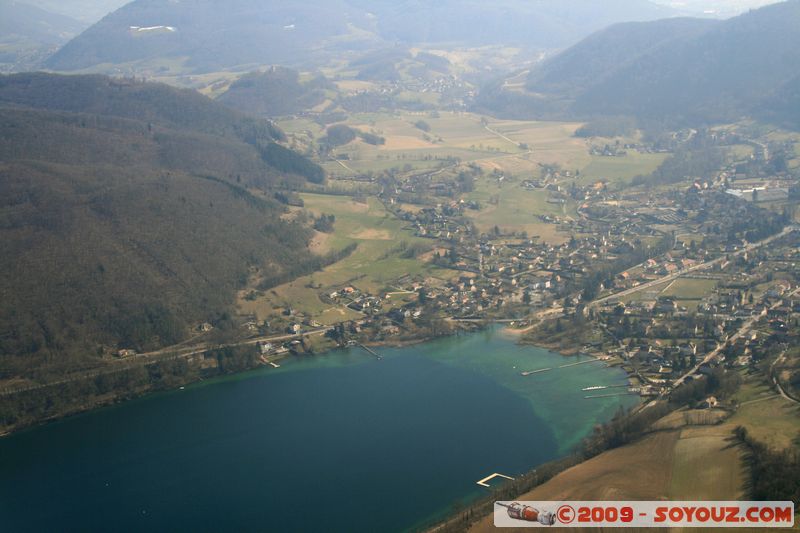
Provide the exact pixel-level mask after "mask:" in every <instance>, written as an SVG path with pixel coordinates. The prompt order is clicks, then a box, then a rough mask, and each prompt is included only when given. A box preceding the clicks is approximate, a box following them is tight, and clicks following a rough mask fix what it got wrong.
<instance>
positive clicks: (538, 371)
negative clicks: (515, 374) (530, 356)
mask: <svg viewBox="0 0 800 533" xmlns="http://www.w3.org/2000/svg"><path fill="white" fill-rule="evenodd" d="M548 370H553V369H552V368H540V369H539V370H526V371H525V372H520V374H522V375H523V376H532V375H533V374H539V373H540V372H547V371H548Z"/></svg>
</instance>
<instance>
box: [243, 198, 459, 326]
mask: <svg viewBox="0 0 800 533" xmlns="http://www.w3.org/2000/svg"><path fill="white" fill-rule="evenodd" d="M302 197H303V201H304V202H305V207H304V209H305V210H307V211H308V212H310V213H311V214H313V215H315V216H319V215H322V214H323V213H324V214H329V215H334V216H335V217H336V222H335V224H334V228H335V230H334V232H333V233H332V234H330V235H321V239H320V240H321V242H322V247H321V249H320V251H329V250H340V249H343V248H345V247H347V246H348V245H350V244H356V245H357V248H356V249H355V251H354V252H353V253H352V254H351V255H349V256H348V257H346V258H345V259H343V260H341V261H339V262H337V263H335V264H333V265H331V266H329V267H327V268H325V269H324V270H323V271H321V272H316V273H314V274H311V275H308V276H304V277H301V278H298V279H296V280H294V281H292V282H290V283H285V284H283V285H280V286H278V287H275V288H274V289H271V290H269V291H268V292H267V293H265V294H261V295H260V296H258V298H256V299H255V300H248V299H245V298H244V296H245V295H246V294H247V293H248V292H249V291H243V292H242V294H241V295H240V296H241V297H240V300H239V308H240V311H241V312H242V313H244V314H254V315H256V316H257V317H258V319H259V320H267V319H268V318H269V317H270V316H273V315H276V314H280V312H281V310H282V309H285V308H288V307H292V308H295V309H297V310H299V311H302V312H303V313H306V314H309V315H310V316H311V317H313V318H314V319H315V320H317V321H319V322H320V323H321V324H333V323H336V322H341V321H343V320H349V319H354V318H358V317H360V316H361V315H360V314H359V313H357V312H356V311H353V310H351V309H349V308H346V307H344V306H336V305H331V304H329V303H325V302H323V301H322V300H320V297H319V296H320V294H322V293H325V292H331V291H332V290H336V289H338V288H341V286H343V285H352V286H354V287H357V288H358V289H361V290H364V291H373V292H379V291H381V290H383V289H387V290H391V286H390V285H389V284H390V282H391V281H392V280H395V279H397V278H399V277H402V276H404V275H405V274H412V275H413V274H423V275H426V276H433V277H446V278H449V277H451V276H453V275H454V273H453V272H451V271H448V270H442V269H439V268H437V267H434V266H432V265H429V264H428V263H425V262H423V261H420V260H419V259H417V258H413V257H404V255H407V254H405V253H404V252H405V250H404V249H403V244H402V243H406V244H407V245H412V244H421V245H429V243H430V241H428V240H426V239H421V238H418V237H415V236H414V235H413V234H411V232H409V231H408V230H407V229H404V227H403V223H402V222H401V221H400V220H398V219H396V218H395V217H393V216H392V215H391V214H390V213H388V212H387V211H386V209H385V208H384V206H383V204H381V202H380V201H378V200H377V199H375V198H370V199H368V200H367V201H365V202H364V203H360V202H356V201H354V200H353V199H351V198H349V197H346V196H334V195H322V194H303V195H302Z"/></svg>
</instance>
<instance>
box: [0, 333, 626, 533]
mask: <svg viewBox="0 0 800 533" xmlns="http://www.w3.org/2000/svg"><path fill="white" fill-rule="evenodd" d="M376 350H377V351H378V352H379V353H380V354H381V355H382V356H383V359H381V360H380V361H378V360H376V359H375V357H373V356H371V355H370V354H368V353H367V352H366V351H365V350H363V349H361V348H350V349H346V350H337V351H334V352H330V353H328V354H325V355H318V356H315V357H300V358H294V359H292V360H287V361H284V362H282V366H281V368H280V369H273V368H264V369H260V370H256V371H253V372H249V373H246V374H242V375H238V376H235V377H232V378H222V379H218V380H213V381H209V382H204V383H201V384H198V385H194V386H191V387H187V388H186V389H185V390H180V391H174V392H170V393H163V394H157V395H152V396H148V397H146V398H143V399H140V400H135V401H132V402H128V403H125V404H122V405H119V406H114V407H110V408H106V409H100V410H97V411H94V412H91V413H87V414H85V415H80V416H76V417H72V418H69V419H65V420H63V421H60V422H56V423H53V424H49V425H46V426H43V427H39V428H35V429H32V430H28V431H24V432H21V433H19V434H16V435H13V436H11V437H9V438H6V439H0V531H142V530H148V531H175V530H192V531H227V530H247V531H281V532H283V531H351V532H355V531H399V530H404V529H408V528H411V527H414V526H416V525H419V524H422V523H425V522H426V521H429V520H431V519H432V518H435V517H437V516H441V515H443V513H446V512H447V511H448V509H450V508H451V506H452V505H453V504H455V503H456V502H466V501H469V500H470V499H473V498H475V497H477V496H480V495H481V494H484V493H485V492H484V491H485V490H487V489H482V488H481V487H479V486H477V485H476V481H477V480H479V479H482V478H484V477H485V476H487V475H489V474H492V473H495V472H497V473H501V474H505V475H509V476H512V477H513V476H515V475H518V474H520V473H523V472H525V471H528V470H530V469H532V468H533V467H535V466H537V465H538V464H541V463H543V462H545V461H548V460H551V459H554V458H556V457H558V456H560V455H563V454H565V453H566V452H568V451H569V450H570V449H571V448H572V447H574V446H575V445H577V444H578V443H579V442H580V440H581V439H582V438H583V437H584V436H586V435H587V434H588V433H589V432H590V431H591V428H592V426H593V425H594V424H596V423H600V422H603V421H606V420H608V419H610V418H611V416H613V414H614V412H615V411H616V410H617V409H618V408H619V407H620V406H626V407H629V406H632V405H634V404H635V403H636V402H637V401H638V400H637V398H636V397H633V396H619V397H611V398H602V399H590V400H587V399H584V396H585V395H586V394H589V393H586V392H583V391H581V389H582V388H584V387H589V386H595V385H619V384H624V383H625V382H626V376H625V373H624V372H623V371H622V370H620V369H616V368H606V367H605V366H604V364H602V363H588V364H582V365H577V366H572V367H567V368H558V367H559V366H561V365H565V364H568V363H571V362H576V361H580V360H583V359H584V358H579V357H563V356H561V355H558V354H554V353H551V352H548V351H546V350H543V349H540V348H535V347H531V346H520V345H517V344H516V338H514V337H513V336H510V335H508V334H505V333H503V332H502V331H501V330H499V329H489V330H486V331H483V332H479V333H473V334H468V335H461V336H456V337H449V338H443V339H438V340H435V341H431V342H426V343H424V344H418V345H415V346H408V347H402V348H377V349H376ZM543 368H552V370H550V371H547V372H542V373H538V374H534V375H530V376H527V377H523V376H521V375H520V373H521V372H522V371H532V370H537V369H543ZM620 390H623V389H620Z"/></svg>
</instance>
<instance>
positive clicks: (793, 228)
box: [586, 226, 798, 310]
mask: <svg viewBox="0 0 800 533" xmlns="http://www.w3.org/2000/svg"><path fill="white" fill-rule="evenodd" d="M797 230H798V227H797V226H787V227H786V228H784V229H783V231H781V232H780V233H776V234H775V235H773V236H772V237H767V238H766V239H764V240H763V241H759V242H756V243H750V244H748V245H746V246H745V247H744V248H742V249H741V250H738V251H736V252H733V253H731V254H726V255H723V256H720V257H718V258H716V259H713V260H711V261H707V262H705V263H699V264H697V265H695V266H693V267H689V268H685V269H683V270H679V271H678V272H675V273H673V274H668V275H666V276H664V277H662V278H658V279H656V280H653V281H648V282H647V283H644V284H642V285H638V286H636V287H633V288H631V289H626V290H624V291H621V292H617V293H614V294H611V295H609V296H605V297H603V298H598V299H596V300H593V301H591V302H590V303H588V304H587V305H586V309H587V310H588V309H589V308H590V307H595V306H598V305H600V304H603V303H606V302H608V301H611V300H618V299H619V298H622V297H624V296H628V295H629V294H633V293H636V292H639V291H643V290H646V289H649V288H651V287H655V286H656V285H661V284H663V283H667V282H669V281H673V280H676V279H678V278H679V277H681V276H685V275H686V274H689V273H691V272H695V271H697V270H705V269H707V268H711V267H713V266H714V265H718V264H720V263H722V262H723V261H725V259H726V257H727V256H730V257H738V256H740V255H742V254H744V253H746V252H750V251H753V250H756V249H758V248H761V247H762V246H765V245H767V244H769V243H771V242H773V241H776V240H778V239H780V238H781V237H785V236H786V235H788V234H790V233H792V232H793V231H797Z"/></svg>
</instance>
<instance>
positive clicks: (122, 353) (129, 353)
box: [117, 350, 136, 357]
mask: <svg viewBox="0 0 800 533" xmlns="http://www.w3.org/2000/svg"><path fill="white" fill-rule="evenodd" d="M117 355H118V356H119V357H132V356H134V355H136V350H120V351H118V352H117Z"/></svg>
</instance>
